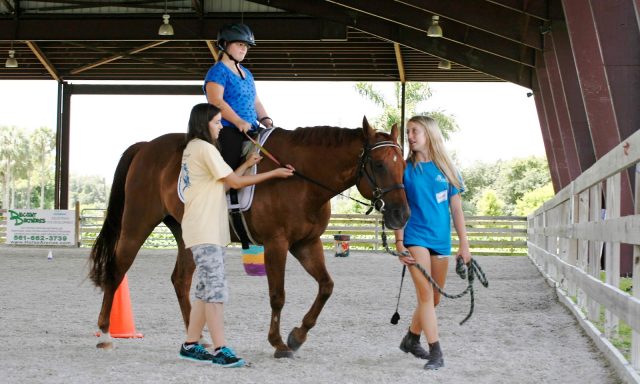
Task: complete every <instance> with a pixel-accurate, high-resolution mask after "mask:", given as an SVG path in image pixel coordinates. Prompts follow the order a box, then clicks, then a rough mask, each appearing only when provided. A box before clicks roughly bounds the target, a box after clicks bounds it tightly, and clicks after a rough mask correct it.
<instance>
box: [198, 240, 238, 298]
mask: <svg viewBox="0 0 640 384" xmlns="http://www.w3.org/2000/svg"><path fill="white" fill-rule="evenodd" d="M191 253H193V260H194V261H195V263H196V272H195V276H196V281H195V283H196V286H195V296H196V298H197V299H200V300H202V301H204V302H205V303H226V302H227V301H228V300H229V288H228V287H227V279H226V277H225V273H224V247H221V246H219V245H214V244H199V245H194V246H193V247H191Z"/></svg>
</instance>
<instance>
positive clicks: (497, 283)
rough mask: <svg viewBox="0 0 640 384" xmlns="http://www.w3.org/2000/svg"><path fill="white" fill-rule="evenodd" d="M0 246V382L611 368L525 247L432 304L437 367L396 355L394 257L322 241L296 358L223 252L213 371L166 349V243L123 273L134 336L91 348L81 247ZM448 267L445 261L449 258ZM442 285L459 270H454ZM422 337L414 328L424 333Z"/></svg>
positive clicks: (537, 379) (602, 375)
mask: <svg viewBox="0 0 640 384" xmlns="http://www.w3.org/2000/svg"><path fill="white" fill-rule="evenodd" d="M47 254H48V249H41V248H13V247H9V246H0V293H1V294H0V342H1V343H2V346H3V348H2V349H0V372H1V373H0V376H1V378H0V381H1V382H3V383H27V382H29V383H105V384H106V383H117V384H123V383H134V382H135V383H205V382H220V383H367V384H373V383H418V382H437V383H470V382H473V383H513V382H518V383H536V384H539V383H580V384H583V383H599V384H601V383H616V382H618V381H619V380H618V379H617V378H616V376H615V374H614V373H613V370H612V369H611V368H610V367H608V366H607V363H606V361H605V360H604V358H603V356H602V355H601V354H600V353H599V352H598V351H597V350H596V348H595V347H594V345H593V344H592V343H591V342H590V340H589V339H588V338H587V337H586V336H585V335H584V334H583V332H582V330H581V328H580V327H579V326H578V325H577V323H576V321H575V320H574V318H573V317H572V315H571V314H570V313H569V312H568V311H567V310H566V309H565V308H564V307H563V306H562V304H560V303H558V301H557V299H556V296H555V294H554V292H553V291H552V290H551V289H550V287H549V286H547V285H546V283H545V282H544V281H543V279H542V277H541V276H540V274H539V273H538V271H537V270H536V269H535V267H534V266H533V265H532V264H531V262H530V261H529V260H528V259H527V258H525V257H481V258H479V259H478V260H479V262H480V264H481V265H482V267H483V269H484V270H485V272H486V274H487V276H488V278H489V282H490V286H489V289H485V288H484V287H481V286H480V285H479V284H478V285H477V288H476V291H477V295H476V311H475V314H474V315H473V317H472V318H471V320H470V321H469V322H467V323H466V324H465V325H463V326H460V325H458V322H459V321H461V320H462V319H463V318H464V316H465V315H466V313H467V311H468V309H469V301H468V298H465V299H460V300H444V301H443V303H442V304H441V306H440V307H439V312H438V316H439V319H440V339H441V344H442V346H443V350H444V354H445V364H446V366H445V368H443V369H441V370H439V371H435V372H427V371H424V370H423V369H422V366H423V364H424V361H422V360H418V359H416V358H414V357H412V356H410V355H407V354H404V353H402V352H401V351H400V350H399V349H398V345H399V343H400V340H401V339H402V336H403V335H404V333H405V332H406V329H407V327H408V324H409V321H410V315H411V310H412V309H413V306H414V302H415V293H414V292H413V290H412V284H411V282H410V280H409V276H406V279H405V284H404V289H403V293H402V299H401V303H400V311H399V312H400V315H401V320H400V324H398V325H396V326H394V325H391V324H390V323H389V320H390V318H391V315H392V314H393V312H394V311H395V304H396V298H397V294H398V287H399V283H400V271H401V266H400V264H399V263H398V262H397V261H396V260H394V258H392V257H391V256H388V255H385V254H372V253H358V252H352V253H351V256H349V257H346V258H336V257H333V253H332V252H327V254H326V255H327V257H326V260H327V265H328V268H329V270H330V272H331V275H332V277H333V280H334V282H335V288H334V291H333V296H332V297H331V298H330V299H329V301H328V303H327V305H326V306H325V308H324V310H323V312H322V314H321V315H320V318H319V320H318V324H317V325H316V327H315V328H313V329H312V330H311V331H310V333H309V337H308V339H307V342H306V343H305V344H304V345H303V346H302V347H301V348H300V350H298V351H297V352H296V355H295V358H294V359H278V360H276V359H274V358H273V348H272V347H271V346H270V344H269V342H268V341H267V331H268V326H269V317H270V307H269V301H268V291H267V281H266V277H254V276H247V275H246V274H245V273H244V270H243V267H242V263H241V259H240V257H239V252H238V251H237V250H231V251H229V254H228V258H227V261H226V265H227V274H228V279H229V282H230V286H231V301H230V303H229V304H228V305H227V306H226V307H225V312H226V313H225V319H226V336H227V341H228V343H229V344H230V345H231V346H232V347H233V348H234V349H235V350H236V352H237V353H238V354H239V355H240V356H242V357H244V358H245V359H246V360H247V361H248V362H250V367H246V368H240V369H224V368H219V367H214V366H208V365H202V364H196V363H193V362H189V361H185V360H180V359H178V357H177V355H178V348H179V345H180V343H181V342H182V341H183V339H184V333H185V332H184V326H183V323H182V319H181V316H180V313H179V309H178V303H177V300H176V297H175V293H174V291H173V287H172V285H171V283H170V275H171V271H172V269H173V264H174V262H175V251H142V252H141V253H140V254H139V255H138V258H137V259H136V261H135V263H134V264H133V267H132V269H131V270H130V271H129V273H128V277H129V288H130V293H131V301H132V306H133V311H134V314H135V323H136V328H137V331H139V332H141V333H143V334H144V339H132V340H117V341H116V343H117V344H116V346H117V347H116V349H115V350H113V351H110V352H107V351H103V350H98V349H96V348H95V344H96V337H95V336H94V335H93V334H94V332H95V331H96V330H97V326H96V322H97V317H98V312H99V309H100V304H101V301H102V293H101V292H100V291H99V290H97V289H96V288H94V287H93V285H92V284H91V282H90V281H89V280H87V279H86V276H87V256H88V254H89V250H88V249H53V256H54V258H53V260H50V261H49V260H47ZM450 267H451V268H450V270H453V268H452V266H450ZM447 288H448V290H449V291H451V292H458V291H460V290H462V288H463V281H462V280H460V279H459V278H458V277H457V276H455V275H454V274H453V272H452V274H451V275H450V279H449V285H448V287H447ZM316 289H317V287H316V284H315V282H314V281H313V280H312V279H311V278H310V277H309V276H308V275H307V274H306V273H305V272H304V271H303V270H302V268H301V267H300V265H299V264H298V263H297V261H296V260H295V259H294V258H293V257H291V256H290V257H289V259H288V262H287V281H286V292H287V297H286V305H285V307H284V310H283V313H282V324H283V328H282V330H281V331H282V334H283V337H285V338H286V336H287V335H288V333H289V331H290V330H291V329H292V328H293V327H295V326H298V325H299V323H300V321H301V319H302V316H303V315H304V313H305V312H306V311H307V309H308V308H309V306H310V305H311V302H312V300H313V297H314V296H315V293H316ZM423 340H424V337H423ZM220 380H224V381H220Z"/></svg>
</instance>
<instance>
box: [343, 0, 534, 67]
mask: <svg viewBox="0 0 640 384" xmlns="http://www.w3.org/2000/svg"><path fill="white" fill-rule="evenodd" d="M330 2H331V3H332V4H336V5H337V6H339V7H342V8H344V9H346V10H349V11H351V12H353V11H356V12H359V13H362V14H363V15H368V16H373V17H377V18H380V19H383V20H386V21H389V22H392V23H395V24H399V25H401V26H404V27H407V28H414V29H416V30H418V31H421V32H424V33H425V34H426V33H427V29H428V28H429V25H430V20H431V16H432V13H429V12H426V11H423V10H420V9H416V8H414V7H412V6H410V5H404V4H402V3H399V2H389V1H387V0H367V1H359V0H337V1H334V0H332V1H330ZM356 17H359V16H356ZM443 17H447V16H446V15H445V16H441V17H440V24H441V25H442V28H443V29H444V34H443V37H442V38H443V39H446V40H452V41H454V42H456V43H458V44H463V45H466V46H468V47H472V48H474V49H478V50H481V51H484V52H487V53H490V54H492V55H496V56H500V57H502V58H505V59H508V60H512V61H515V62H517V63H520V64H524V65H527V66H529V67H531V68H533V67H534V55H533V48H530V47H527V46H526V45H523V44H522V43H521V42H517V41H513V39H508V38H505V37H502V36H499V35H497V34H494V33H490V32H486V31H484V30H482V29H477V28H474V27H473V26H469V25H467V24H463V23H460V22H457V21H455V20H452V19H448V18H447V19H443ZM528 20H529V18H528V17H527V18H524V21H525V22H526V24H525V25H523V26H522V27H521V28H522V29H527V28H528V27H529V26H528ZM523 46H524V47H525V50H524V51H523V48H522V47H523Z"/></svg>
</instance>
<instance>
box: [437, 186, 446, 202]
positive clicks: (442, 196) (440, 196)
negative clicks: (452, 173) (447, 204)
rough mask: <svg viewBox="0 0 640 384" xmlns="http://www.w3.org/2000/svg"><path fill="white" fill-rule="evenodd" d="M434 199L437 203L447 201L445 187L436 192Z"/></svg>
mask: <svg viewBox="0 0 640 384" xmlns="http://www.w3.org/2000/svg"><path fill="white" fill-rule="evenodd" d="M436 201H437V202H438V203H442V202H443V201H447V190H446V189H445V190H444V191H442V192H438V193H436Z"/></svg>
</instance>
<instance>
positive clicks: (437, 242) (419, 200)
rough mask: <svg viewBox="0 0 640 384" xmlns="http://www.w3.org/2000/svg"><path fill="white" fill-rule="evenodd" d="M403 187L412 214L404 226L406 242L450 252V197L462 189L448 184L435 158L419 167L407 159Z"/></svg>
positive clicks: (445, 252) (406, 243)
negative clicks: (433, 160) (434, 160)
mask: <svg viewBox="0 0 640 384" xmlns="http://www.w3.org/2000/svg"><path fill="white" fill-rule="evenodd" d="M404 188H405V191H406V194H407V200H408V201H409V208H411V217H409V221H408V222H407V225H406V226H405V228H404V244H405V245H417V246H421V247H425V248H431V249H433V250H434V251H436V252H438V253H439V254H441V255H451V213H450V210H449V199H450V198H451V196H453V195H456V194H458V193H459V192H460V191H459V190H458V189H457V188H456V187H455V186H453V185H452V184H449V182H448V181H447V178H446V177H445V175H444V174H443V173H442V172H441V171H440V170H439V169H438V167H437V166H436V165H435V163H434V162H432V161H429V162H421V163H420V164H419V166H416V167H414V166H413V164H412V163H411V162H407V168H406V169H405V170H404Z"/></svg>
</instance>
